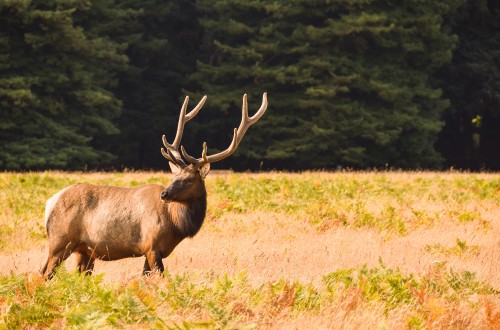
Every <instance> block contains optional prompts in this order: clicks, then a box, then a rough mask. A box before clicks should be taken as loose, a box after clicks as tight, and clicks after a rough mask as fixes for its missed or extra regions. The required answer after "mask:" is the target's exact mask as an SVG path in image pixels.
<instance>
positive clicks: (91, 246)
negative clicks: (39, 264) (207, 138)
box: [41, 93, 267, 279]
mask: <svg viewBox="0 0 500 330" xmlns="http://www.w3.org/2000/svg"><path fill="white" fill-rule="evenodd" d="M205 100H206V96H204V97H203V98H202V99H201V101H200V102H199V103H198V105H197V106H196V107H195V108H194V109H193V110H191V111H190V112H189V113H188V114H186V108H187V105H188V101H189V98H188V97H187V96H186V99H185V100H184V104H183V105H182V108H181V113H180V116H179V122H178V125H177V133H176V135H175V139H174V141H173V143H172V144H169V143H168V142H167V140H166V138H165V135H163V137H162V140H163V145H164V146H165V148H161V153H162V155H163V156H164V157H165V158H166V159H167V160H168V163H169V165H170V169H171V170H172V172H173V174H174V179H173V182H172V183H171V184H170V185H169V186H168V187H166V188H165V187H163V186H160V185H156V184H147V185H143V186H140V187H136V188H123V187H114V186H103V185H92V184H84V183H83V184H76V185H73V186H70V187H67V188H65V189H63V190H61V191H59V192H58V193H56V194H55V195H54V196H53V197H51V198H50V199H49V200H48V201H47V204H46V208H45V226H46V228H47V235H48V238H49V255H48V258H47V262H46V263H45V265H44V267H43V268H42V270H41V272H42V275H43V276H44V278H46V279H47V278H49V279H50V278H52V276H53V275H54V270H55V268H56V267H57V266H58V265H59V264H60V263H61V262H62V261H63V260H65V259H66V258H68V257H69V256H70V255H71V254H72V253H74V254H76V259H77V264H78V269H79V271H80V272H84V273H86V274H91V273H92V271H93V269H94V263H95V260H96V259H97V258H98V259H101V260H117V259H122V258H128V257H137V256H145V257H146V260H145V262H144V267H143V273H144V274H145V275H147V274H149V273H150V272H151V271H159V272H161V273H163V271H164V267H163V261H162V259H163V258H166V257H168V255H169V254H170V253H171V252H172V251H173V250H174V248H175V247H176V246H177V244H179V243H180V242H181V241H182V240H183V239H184V238H186V237H193V236H194V235H196V233H197V232H198V231H199V230H200V228H201V226H202V224H203V220H204V218H205V213H206V208H207V191H206V189H205V183H204V180H205V178H206V176H207V174H208V172H209V170H210V164H211V163H214V162H218V161H220V160H222V159H224V158H226V157H229V156H230V155H231V154H233V153H234V152H235V150H236V148H237V147H238V145H239V144H240V142H241V139H242V138H243V136H244V134H245V133H246V131H247V129H248V128H249V127H250V126H251V125H252V124H254V123H255V122H257V121H258V120H259V119H260V117H262V115H263V114H264V112H265V111H266V109H267V94H266V93H264V94H263V96H262V105H261V107H260V109H259V110H258V111H257V112H256V113H255V115H253V116H252V117H249V116H248V103H247V96H246V94H245V95H244V96H243V105H242V119H241V123H240V125H239V127H238V129H236V128H235V129H234V135H233V140H232V142H231V144H230V146H229V147H228V148H227V149H226V150H224V151H222V152H219V153H216V154H214V155H207V144H206V143H203V152H202V155H201V158H194V157H191V156H190V155H189V154H188V153H187V152H186V150H185V149H184V147H182V146H181V147H180V151H179V146H180V143H181V139H182V133H183V131H184V125H185V124H186V123H187V122H188V121H189V120H191V119H193V117H194V116H196V114H197V113H198V111H199V110H200V109H201V107H202V106H203V104H204V103H205ZM181 155H182V156H181ZM185 161H187V163H189V165H188V164H187V163H186V162H185Z"/></svg>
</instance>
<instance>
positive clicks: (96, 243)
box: [42, 184, 201, 277]
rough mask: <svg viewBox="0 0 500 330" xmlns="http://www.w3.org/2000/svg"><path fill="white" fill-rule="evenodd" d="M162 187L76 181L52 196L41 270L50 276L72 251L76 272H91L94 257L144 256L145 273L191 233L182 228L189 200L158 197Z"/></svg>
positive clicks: (187, 217) (48, 203)
mask: <svg viewBox="0 0 500 330" xmlns="http://www.w3.org/2000/svg"><path fill="white" fill-rule="evenodd" d="M164 189H165V188H164V187H162V186H160V185H153V184H149V185H144V186H140V187H137V188H122V187H114V186H98V185H91V184H77V185H73V186H70V187H68V188H65V189H63V190H62V191H60V192H59V193H57V194H56V195H54V196H53V197H52V198H51V199H49V200H48V201H47V207H46V214H45V222H46V227H47V234H48V236H49V258H48V260H47V263H46V265H45V267H44V268H43V270H42V271H43V273H44V274H46V276H49V277H50V276H51V275H50V274H51V273H52V271H53V268H54V267H55V266H57V265H58V264H59V263H60V262H61V261H62V260H64V259H66V258H67V257H68V256H69V255H70V254H71V253H75V254H77V259H78V266H79V268H80V270H81V271H92V269H93V265H94V261H95V259H96V258H99V259H102V260H117V259H122V258H127V257H137V256H146V263H145V267H144V268H145V269H144V272H149V271H150V270H151V269H153V268H154V267H158V266H159V261H161V258H166V257H167V256H168V255H169V254H170V253H171V252H172V250H173V249H174V248H175V247H176V246H177V244H179V242H180V241H182V239H183V238H184V237H186V236H192V235H193V234H192V233H186V232H183V228H184V227H185V223H186V222H189V221H191V217H190V215H191V214H190V213H191V212H190V209H189V205H188V203H186V202H174V201H170V202H164V201H162V200H161V199H160V194H161V192H162V191H163V190H164ZM200 226H201V224H200ZM198 229H199V228H198ZM196 231H197V230H196ZM158 259H160V260H158ZM159 268H161V269H160V270H161V271H163V269H162V268H163V267H162V266H161V267H159Z"/></svg>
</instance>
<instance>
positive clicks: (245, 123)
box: [238, 93, 267, 145]
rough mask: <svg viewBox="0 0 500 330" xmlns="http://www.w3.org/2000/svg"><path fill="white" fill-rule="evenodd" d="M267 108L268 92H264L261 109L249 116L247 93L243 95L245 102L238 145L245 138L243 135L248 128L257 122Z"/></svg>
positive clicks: (239, 128)
mask: <svg viewBox="0 0 500 330" xmlns="http://www.w3.org/2000/svg"><path fill="white" fill-rule="evenodd" d="M266 110H267V93H264V94H262V105H261V106H260V109H259V110H258V111H257V112H256V113H255V114H254V115H253V116H252V117H249V116H248V100H247V94H244V95H243V104H242V106H241V112H242V113H241V123H240V126H239V127H238V145H239V144H240V142H241V140H242V139H243V136H244V135H245V133H246V132H247V129H248V128H249V127H250V126H252V125H253V124H255V123H256V122H257V121H258V120H259V119H260V117H262V115H264V113H265V112H266Z"/></svg>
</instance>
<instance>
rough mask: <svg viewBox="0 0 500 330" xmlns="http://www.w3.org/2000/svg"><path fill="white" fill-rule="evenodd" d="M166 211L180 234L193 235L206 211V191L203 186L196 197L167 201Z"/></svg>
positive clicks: (201, 223) (198, 228) (200, 224)
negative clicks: (179, 200) (180, 200)
mask: <svg viewBox="0 0 500 330" xmlns="http://www.w3.org/2000/svg"><path fill="white" fill-rule="evenodd" d="M168 211H169V214H170V217H171V220H172V222H173V224H174V227H175V230H176V231H177V233H178V234H179V236H181V237H182V238H184V237H193V236H194V235H196V233H198V231H199V230H200V228H201V226H202V225H203V220H204V219H205V215H206V212H207V192H206V190H205V187H203V191H202V193H201V195H200V196H199V197H197V198H193V199H191V200H187V201H182V202H170V203H168Z"/></svg>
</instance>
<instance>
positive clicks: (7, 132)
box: [0, 0, 126, 170]
mask: <svg viewBox="0 0 500 330" xmlns="http://www.w3.org/2000/svg"><path fill="white" fill-rule="evenodd" d="M90 7H91V2H90V1H76V2H75V1H72V0H57V1H56V0H48V1H43V2H42V1H29V0H5V1H2V2H0V46H1V47H0V60H1V62H0V139H1V144H0V168H2V169H9V170H18V169H45V168H65V169H76V168H83V167H86V166H95V165H97V164H100V163H102V162H103V161H105V160H107V159H110V158H111V154H109V153H107V152H104V151H102V150H98V149H96V148H94V147H93V145H94V143H95V142H96V141H98V140H99V139H102V138H104V137H106V136H108V135H110V134H116V133H118V130H117V128H116V127H115V126H114V124H113V123H112V120H113V119H114V118H116V117H117V115H118V114H119V111H120V108H121V102H120V101H119V100H118V99H117V98H116V97H115V96H114V95H113V93H112V92H111V91H110V88H111V87H112V86H113V85H114V84H115V83H116V78H115V77H114V76H113V73H112V72H113V71H114V68H115V67H117V66H120V65H123V64H124V63H125V61H126V57H125V56H124V55H122V54H121V48H120V47H119V45H117V44H116V43H114V42H112V41H110V40H109V39H106V38H101V37H92V38H90V37H88V36H87V35H86V34H85V31H84V30H83V29H82V27H80V26H78V25H76V24H74V17H75V15H81V14H82V13H84V12H86V11H88V10H89V8H90Z"/></svg>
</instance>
